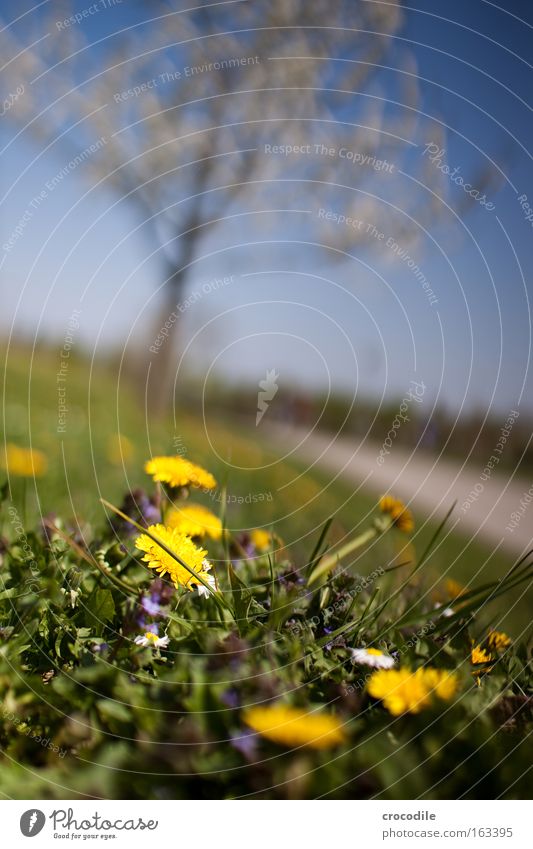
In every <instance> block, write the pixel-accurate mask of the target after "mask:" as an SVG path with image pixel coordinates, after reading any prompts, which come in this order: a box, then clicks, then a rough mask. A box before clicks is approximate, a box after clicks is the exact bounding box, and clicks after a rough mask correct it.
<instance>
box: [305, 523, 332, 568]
mask: <svg viewBox="0 0 533 849" xmlns="http://www.w3.org/2000/svg"><path fill="white" fill-rule="evenodd" d="M334 518H335V517H334V516H330V517H329V519H326V521H325V522H324V527H323V528H322V530H321V532H320V536H319V537H318V540H317V542H316V545H315V547H314V549H313V552H312V554H311V557H310V559H309V563H308V564H307V568H306V570H305V574H306V577H307V578H309V575H310V574H311V572H312V571H313V568H314V567H315V566H316V565H317V564H318V563H319V562H320V560H321V558H322V557H323V556H324V554H325V552H326V551H327V548H326V549H324V551H322V546H323V544H324V540H325V539H326V536H327V534H328V531H329V529H330V528H331V525H332V522H333V519H334Z"/></svg>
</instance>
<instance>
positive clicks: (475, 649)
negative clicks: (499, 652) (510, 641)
mask: <svg viewBox="0 0 533 849" xmlns="http://www.w3.org/2000/svg"><path fill="white" fill-rule="evenodd" d="M470 660H471V661H472V663H473V664H474V666H475V665H476V664H478V663H489V662H490V661H491V660H492V655H491V653H490V652H488V651H486V650H485V649H484V648H482V646H472V651H471V652H470Z"/></svg>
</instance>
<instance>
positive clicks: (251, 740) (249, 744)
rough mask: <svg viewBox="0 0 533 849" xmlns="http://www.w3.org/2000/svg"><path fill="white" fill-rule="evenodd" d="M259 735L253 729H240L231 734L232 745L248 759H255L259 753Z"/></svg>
mask: <svg viewBox="0 0 533 849" xmlns="http://www.w3.org/2000/svg"><path fill="white" fill-rule="evenodd" d="M257 737H258V735H257V734H255V733H254V732H253V731H238V732H235V731H234V732H232V734H231V745H232V746H233V748H234V749H237V751H238V752H240V753H241V755H243V757H245V758H246V760H248V761H253V760H254V758H255V756H256V754H257Z"/></svg>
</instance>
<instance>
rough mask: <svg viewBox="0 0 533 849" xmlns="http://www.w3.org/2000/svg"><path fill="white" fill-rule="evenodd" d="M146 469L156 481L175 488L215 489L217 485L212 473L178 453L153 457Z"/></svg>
mask: <svg viewBox="0 0 533 849" xmlns="http://www.w3.org/2000/svg"><path fill="white" fill-rule="evenodd" d="M144 470H145V472H147V473H148V474H149V475H151V476H152V478H153V479H154V481H161V482H162V483H166V484H168V485H169V486H170V487H172V488H174V489H175V488H177V487H181V486H196V487H200V488H201V489H213V488H214V487H215V486H216V485H217V482H216V480H215V479H214V477H213V475H212V474H210V473H209V472H206V470H205V469H202V467H201V466H197V465H196V464H195V463H191V462H190V460H185V459H184V457H180V456H178V455H176V456H175V457H153V458H152V459H151V460H148V462H147V463H146V464H145V466H144Z"/></svg>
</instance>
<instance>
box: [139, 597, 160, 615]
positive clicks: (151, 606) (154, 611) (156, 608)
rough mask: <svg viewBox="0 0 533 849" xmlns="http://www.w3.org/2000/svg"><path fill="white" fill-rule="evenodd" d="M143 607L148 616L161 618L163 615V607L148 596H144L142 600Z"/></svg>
mask: <svg viewBox="0 0 533 849" xmlns="http://www.w3.org/2000/svg"><path fill="white" fill-rule="evenodd" d="M141 607H142V609H143V610H144V612H145V613H147V614H148V616H160V615H161V605H159V604H158V603H157V602H156V601H154V600H153V597H152V598H149V597H148V596H145V595H143V597H142V599H141Z"/></svg>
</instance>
